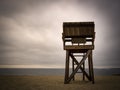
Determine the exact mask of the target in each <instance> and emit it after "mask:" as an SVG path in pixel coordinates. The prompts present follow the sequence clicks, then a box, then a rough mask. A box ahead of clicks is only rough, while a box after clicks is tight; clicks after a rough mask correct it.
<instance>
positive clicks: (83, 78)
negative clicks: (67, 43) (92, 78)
mask: <svg viewBox="0 0 120 90" xmlns="http://www.w3.org/2000/svg"><path fill="white" fill-rule="evenodd" d="M83 70H84V71H85V62H84V63H83ZM83 80H85V74H84V73H83Z"/></svg>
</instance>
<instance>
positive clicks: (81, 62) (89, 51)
mask: <svg viewBox="0 0 120 90" xmlns="http://www.w3.org/2000/svg"><path fill="white" fill-rule="evenodd" d="M90 53H91V50H88V51H87V53H86V55H85V56H84V57H83V59H82V60H81V61H80V63H78V65H77V67H76V68H75V70H74V72H72V74H71V75H70V77H69V78H68V79H67V81H66V83H69V82H70V81H71V79H72V78H73V76H74V75H75V74H76V72H77V71H78V69H79V68H80V69H81V70H82V71H83V73H86V72H85V71H84V70H83V68H82V67H81V65H82V64H83V62H84V61H85V60H86V58H87V57H88V56H89V54H90ZM88 79H89V76H88Z"/></svg>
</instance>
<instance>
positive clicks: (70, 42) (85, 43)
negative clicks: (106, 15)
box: [62, 22, 95, 84]
mask: <svg viewBox="0 0 120 90" xmlns="http://www.w3.org/2000/svg"><path fill="white" fill-rule="evenodd" d="M94 26H95V25H94V22H64V23H63V33H62V39H63V47H64V50H66V65H65V79H64V83H65V84H67V83H69V82H70V81H71V80H74V79H75V74H76V73H80V72H78V70H79V69H80V70H81V73H83V80H85V76H86V78H87V79H88V80H89V81H92V83H94V71H93V60H92V50H93V49H94V39H95V32H94ZM70 57H71V59H72V73H71V74H70V75H69V62H70ZM77 57H81V60H80V61H78V60H77ZM87 58H88V59H87ZM86 60H88V72H87V71H86V70H85V61H86ZM75 65H76V67H75Z"/></svg>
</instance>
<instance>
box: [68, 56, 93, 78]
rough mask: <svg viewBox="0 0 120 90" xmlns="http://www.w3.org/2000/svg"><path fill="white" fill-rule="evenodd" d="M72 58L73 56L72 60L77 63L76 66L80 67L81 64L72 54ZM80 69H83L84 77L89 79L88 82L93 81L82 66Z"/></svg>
mask: <svg viewBox="0 0 120 90" xmlns="http://www.w3.org/2000/svg"><path fill="white" fill-rule="evenodd" d="M70 56H71V58H72V59H73V60H74V62H75V63H76V65H79V62H78V61H77V60H76V58H75V57H74V56H73V55H72V54H70ZM80 69H81V71H82V72H83V73H84V75H85V76H86V77H87V79H88V80H91V79H90V76H89V75H88V74H87V73H86V72H85V69H84V68H82V67H81V66H80Z"/></svg>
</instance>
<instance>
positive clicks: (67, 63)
mask: <svg viewBox="0 0 120 90" xmlns="http://www.w3.org/2000/svg"><path fill="white" fill-rule="evenodd" d="M65 66H66V67H65V79H64V84H66V83H67V80H68V78H69V51H68V50H66V65H65Z"/></svg>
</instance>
